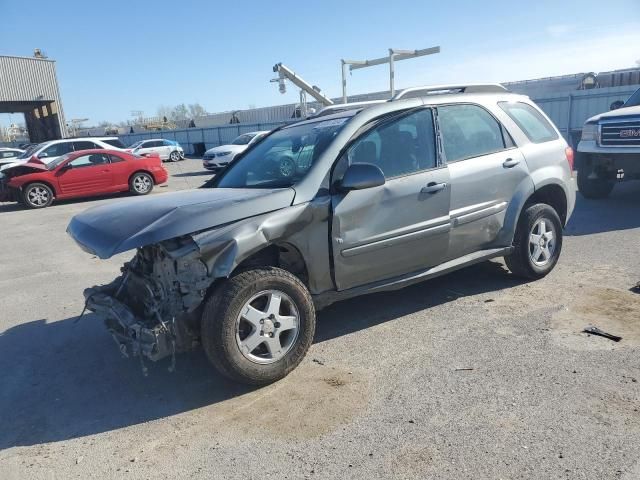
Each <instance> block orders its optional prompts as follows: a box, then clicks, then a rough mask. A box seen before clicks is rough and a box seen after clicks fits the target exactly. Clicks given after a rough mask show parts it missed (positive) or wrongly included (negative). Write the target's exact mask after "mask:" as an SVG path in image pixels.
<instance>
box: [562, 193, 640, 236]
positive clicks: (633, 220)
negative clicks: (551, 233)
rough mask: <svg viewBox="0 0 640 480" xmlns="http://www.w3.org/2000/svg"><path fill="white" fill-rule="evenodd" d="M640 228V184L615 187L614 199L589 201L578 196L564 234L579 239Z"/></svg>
mask: <svg viewBox="0 0 640 480" xmlns="http://www.w3.org/2000/svg"><path fill="white" fill-rule="evenodd" d="M632 228H640V182H637V181H631V182H625V183H620V184H618V185H616V186H615V188H614V189H613V192H612V193H611V196H610V197H609V198H604V199H601V200H588V199H586V198H584V197H583V196H582V195H581V194H580V193H578V194H576V208H575V210H574V211H573V216H572V217H571V219H570V220H569V224H568V225H567V228H566V230H565V235H569V236H579V235H591V234H593V233H603V232H611V231H615V230H629V229H632Z"/></svg>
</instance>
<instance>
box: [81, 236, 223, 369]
mask: <svg viewBox="0 0 640 480" xmlns="http://www.w3.org/2000/svg"><path fill="white" fill-rule="evenodd" d="M210 283H211V279H210V278H209V276H208V272H207V267H206V265H205V264H204V263H203V262H202V261H201V259H200V255H199V252H198V249H197V246H196V245H195V244H194V242H193V240H191V238H190V237H188V236H187V237H182V238H180V239H174V240H169V241H165V242H162V243H159V244H153V245H149V246H145V247H142V248H140V249H138V251H137V253H136V256H135V257H134V258H133V259H132V260H131V261H129V262H127V263H126V264H125V265H124V266H123V267H122V275H121V276H119V277H118V278H116V279H115V280H114V281H113V282H111V283H110V284H108V285H101V286H94V287H91V288H88V289H86V290H85V291H84V296H85V301H86V308H87V309H88V310H90V311H93V312H95V313H96V314H98V315H99V316H101V317H103V318H104V321H105V325H106V327H107V329H108V330H109V332H110V333H111V335H112V337H113V338H114V340H115V341H116V343H117V344H118V347H119V349H120V351H121V352H122V354H123V355H125V356H127V357H131V356H133V357H139V358H140V361H141V364H142V366H143V371H144V372H145V373H146V368H145V367H144V361H143V359H144V358H145V357H146V358H148V359H149V360H153V361H155V360H159V359H162V358H165V357H168V356H171V357H172V365H171V367H170V368H171V369H173V366H174V364H175V354H176V353H179V352H184V351H188V350H191V349H192V348H194V347H195V346H196V345H197V344H198V337H199V333H198V332H199V318H200V308H199V307H200V306H201V304H202V301H203V300H204V298H205V295H206V292H207V288H208V287H209V285H210Z"/></svg>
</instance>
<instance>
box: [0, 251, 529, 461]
mask: <svg viewBox="0 0 640 480" xmlns="http://www.w3.org/2000/svg"><path fill="white" fill-rule="evenodd" d="M518 283H519V281H518V280H516V279H515V278H513V277H512V276H511V275H509V274H508V273H507V272H506V271H505V270H504V268H503V267H502V265H501V264H499V263H494V262H487V263H484V264H480V265H476V266H473V267H470V268H469V269H466V270H462V271H459V272H456V273H453V274H450V275H448V276H446V277H442V278H440V279H436V280H433V281H428V282H425V283H423V284H420V285H415V286H412V287H409V288H406V289H404V290H400V291H396V292H386V293H379V294H375V295H369V296H366V297H361V298H357V299H352V300H348V301H345V302H342V303H338V304H334V305H332V306H331V307H329V308H327V309H325V310H323V311H322V312H321V313H320V314H319V318H318V328H317V333H316V342H324V341H327V340H330V339H333V338H336V337H340V336H342V335H346V334H349V333H352V332H355V331H358V330H362V329H366V328H369V327H371V326H373V325H377V324H380V323H383V322H388V321H392V320H394V319H396V318H398V317H402V316H404V315H407V314H410V313H413V312H416V311H419V310H423V309H425V308H429V307H431V306H434V305H438V304H443V303H446V302H448V301H451V300H454V299H455V298H458V297H459V296H462V295H476V294H480V293H486V292H491V291H497V290H502V289H506V288H510V287H512V286H514V285H517V284H518ZM52 320H55V319H40V320H35V321H32V322H29V323H25V324H21V325H18V326H16V327H13V328H11V329H9V330H7V331H5V332H4V333H2V334H0V372H2V373H1V374H0V385H2V388H1V389H0V425H2V428H1V429H0V449H6V448H11V447H14V446H28V445H35V444H40V443H45V442H55V441H61V440H66V439H70V438H77V437H83V436H87V435H92V434H96V433H101V432H106V431H111V430H115V429H119V428H123V427H127V426H130V425H135V424H139V423H143V422H147V421H150V420H155V419H160V418H164V417H167V416H171V415H175V414H178V413H181V412H186V411H189V410H192V409H195V408H198V407H202V406H205V405H210V404H213V403H216V402H221V401H223V400H226V399H229V398H233V397H237V396H241V395H243V394H245V393H248V392H249V391H251V387H246V386H242V385H238V384H234V383H232V382H230V381H227V380H226V379H224V378H223V377H221V376H220V375H218V374H217V373H216V372H215V371H214V370H213V368H212V367H211V366H210V365H209V363H208V362H207V359H206V357H205V355H204V353H203V352H202V350H197V351H195V352H193V353H192V354H188V355H181V356H179V357H178V362H177V371H176V372H175V373H169V372H168V371H167V366H168V365H169V363H168V362H167V361H161V362H158V363H151V362H147V366H148V367H149V376H148V377H144V376H143V375H142V373H141V369H140V366H139V365H138V362H137V360H135V359H131V360H128V359H124V358H121V357H120V355H119V353H118V351H117V348H116V345H115V344H114V342H113V341H112V340H111V338H110V337H109V335H108V334H107V332H106V331H105V330H104V328H103V326H102V322H101V321H100V320H99V319H98V318H97V317H96V316H95V315H93V314H89V315H86V316H85V317H83V318H82V320H80V321H79V322H77V323H76V322H75V317H71V318H68V319H65V320H60V321H52Z"/></svg>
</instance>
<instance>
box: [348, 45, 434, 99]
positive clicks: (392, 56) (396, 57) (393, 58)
mask: <svg viewBox="0 0 640 480" xmlns="http://www.w3.org/2000/svg"><path fill="white" fill-rule="evenodd" d="M436 53H440V46H437V47H430V48H423V49H421V50H400V49H397V48H390V49H389V55H387V56H386V57H380V58H374V59H373V60H345V59H342V60H341V63H342V103H347V72H346V70H347V66H348V68H349V71H350V72H352V71H353V70H357V69H359V68H367V67H373V66H375V65H384V64H385V63H388V64H389V91H390V93H391V96H392V97H393V96H394V95H395V79H394V76H395V62H397V61H400V60H408V59H410V58H416V57H423V56H425V55H433V54H436Z"/></svg>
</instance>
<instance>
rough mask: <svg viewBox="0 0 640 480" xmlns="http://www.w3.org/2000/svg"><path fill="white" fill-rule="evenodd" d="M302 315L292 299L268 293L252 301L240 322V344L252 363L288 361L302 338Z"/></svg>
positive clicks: (239, 319)
mask: <svg viewBox="0 0 640 480" xmlns="http://www.w3.org/2000/svg"><path fill="white" fill-rule="evenodd" d="M299 326H300V315H299V313H298V309H297V307H296V305H295V304H294V302H293V300H292V299H291V297H289V296H288V295H287V294H286V293H284V292H281V291H279V290H264V291H262V292H259V293H257V294H255V295H254V296H253V297H251V298H250V299H249V300H248V301H247V302H246V303H245V304H244V305H243V307H242V309H241V310H240V314H239V315H238V318H237V319H236V343H237V345H238V348H239V349H240V352H241V353H242V355H243V356H244V357H245V358H247V359H248V360H250V361H252V362H255V363H261V364H268V363H274V362H277V361H278V360H280V359H281V358H282V357H284V356H285V355H286V354H287V353H289V351H290V350H291V349H292V348H293V345H294V344H295V342H296V339H297V338H298V332H299Z"/></svg>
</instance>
